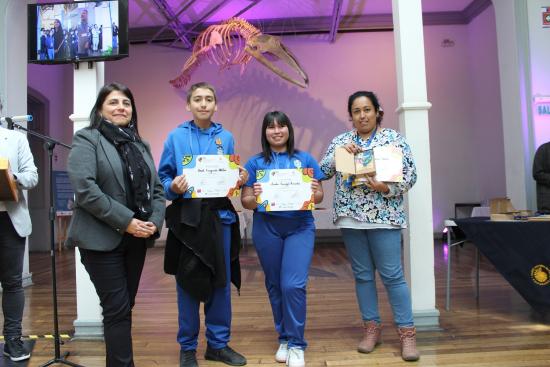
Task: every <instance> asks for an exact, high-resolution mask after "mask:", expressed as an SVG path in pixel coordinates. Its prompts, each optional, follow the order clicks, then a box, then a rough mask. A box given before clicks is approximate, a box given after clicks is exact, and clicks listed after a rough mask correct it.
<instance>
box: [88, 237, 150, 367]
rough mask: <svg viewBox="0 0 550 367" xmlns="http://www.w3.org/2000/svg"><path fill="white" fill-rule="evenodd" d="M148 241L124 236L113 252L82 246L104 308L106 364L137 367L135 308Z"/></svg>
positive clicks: (114, 366) (118, 366)
mask: <svg viewBox="0 0 550 367" xmlns="http://www.w3.org/2000/svg"><path fill="white" fill-rule="evenodd" d="M146 252H147V247H146V245H145V240H144V239H141V238H135V237H133V236H131V235H129V234H126V235H124V237H123V239H122V241H121V243H120V245H119V246H118V247H117V248H116V249H114V250H112V251H93V250H86V249H80V255H81V261H82V264H83V265H84V267H85V268H86V270H87V271H88V274H90V279H91V280H92V283H93V284H94V286H95V289H96V292H97V295H98V296H99V300H100V303H101V307H103V333H104V337H105V349H106V367H133V366H134V359H133V352H132V308H133V307H134V303H135V299H136V294H137V291H138V286H139V280H140V278H141V272H142V270H143V265H144V263H145V253H146Z"/></svg>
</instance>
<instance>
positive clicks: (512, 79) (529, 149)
mask: <svg viewBox="0 0 550 367" xmlns="http://www.w3.org/2000/svg"><path fill="white" fill-rule="evenodd" d="M493 7H494V8H495V19H496V27H497V32H496V34H497V44H498V60H499V63H498V64H499V65H498V67H499V74H500V98H501V106H502V107H501V108H502V132H503V137H504V167H505V172H506V195H507V196H508V197H509V198H510V199H511V200H512V204H514V206H515V207H516V208H518V209H528V208H529V209H534V208H535V204H534V183H533V180H532V174H531V169H532V157H533V143H532V142H533V132H532V116H531V85H530V60H529V32H528V26H527V15H526V7H527V5H526V1H525V0H499V1H493ZM540 15H541V14H539V16H540ZM541 18H542V17H541ZM539 19H540V18H539ZM547 45H548V42H546V43H544V44H541V45H540V47H547ZM544 63H545V65H547V64H548V60H544ZM546 69H547V67H546ZM528 197H530V199H528Z"/></svg>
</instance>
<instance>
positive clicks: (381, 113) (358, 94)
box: [348, 90, 384, 125]
mask: <svg viewBox="0 0 550 367" xmlns="http://www.w3.org/2000/svg"><path fill="white" fill-rule="evenodd" d="M360 97H367V98H368V99H369V100H370V101H371V102H372V105H373V106H374V111H375V112H377V116H376V125H380V124H381V123H382V119H383V118H384V110H382V107H380V102H378V97H377V96H376V94H374V92H370V91H369V92H368V91H364V90H360V91H357V92H355V93H353V94H352V95H351V96H349V97H348V113H349V117H351V106H352V105H353V102H354V101H355V100H356V99H357V98H360Z"/></svg>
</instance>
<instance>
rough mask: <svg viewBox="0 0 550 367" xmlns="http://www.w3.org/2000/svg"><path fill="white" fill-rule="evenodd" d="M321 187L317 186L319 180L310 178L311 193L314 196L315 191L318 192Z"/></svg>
mask: <svg viewBox="0 0 550 367" xmlns="http://www.w3.org/2000/svg"><path fill="white" fill-rule="evenodd" d="M320 187H321V185H320V184H319V180H317V179H315V178H312V179H311V191H312V192H313V193H314V194H315V193H316V192H317V191H319V188H320Z"/></svg>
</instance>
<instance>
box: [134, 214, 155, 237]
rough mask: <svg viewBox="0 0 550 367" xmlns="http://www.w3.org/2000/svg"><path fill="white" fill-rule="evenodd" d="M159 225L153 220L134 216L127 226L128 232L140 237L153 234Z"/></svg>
mask: <svg viewBox="0 0 550 367" xmlns="http://www.w3.org/2000/svg"><path fill="white" fill-rule="evenodd" d="M156 229H157V227H155V225H154V224H153V223H151V222H144V221H142V220H139V219H136V218H132V220H131V221H130V224H128V227H126V232H128V233H130V234H131V235H132V236H134V237H138V238H148V237H150V236H152V235H153V234H154V233H155V231H156Z"/></svg>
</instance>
